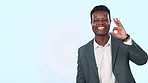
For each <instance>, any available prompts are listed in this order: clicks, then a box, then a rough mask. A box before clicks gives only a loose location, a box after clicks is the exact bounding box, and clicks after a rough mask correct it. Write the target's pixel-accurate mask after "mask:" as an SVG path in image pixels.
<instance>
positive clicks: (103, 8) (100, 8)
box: [90, 5, 111, 21]
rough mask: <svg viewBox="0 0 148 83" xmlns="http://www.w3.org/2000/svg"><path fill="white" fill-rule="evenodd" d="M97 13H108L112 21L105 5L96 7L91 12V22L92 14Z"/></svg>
mask: <svg viewBox="0 0 148 83" xmlns="http://www.w3.org/2000/svg"><path fill="white" fill-rule="evenodd" d="M96 11H106V12H107V13H108V14H109V19H110V20H111V16H110V10H109V9H108V8H107V7H106V6H105V5H99V6H95V7H94V8H93V9H92V10H91V12H90V17H91V21H92V14H93V13H94V12H96Z"/></svg>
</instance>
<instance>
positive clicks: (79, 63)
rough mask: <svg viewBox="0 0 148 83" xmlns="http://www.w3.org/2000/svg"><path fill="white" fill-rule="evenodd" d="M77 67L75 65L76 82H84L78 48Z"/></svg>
mask: <svg viewBox="0 0 148 83" xmlns="http://www.w3.org/2000/svg"><path fill="white" fill-rule="evenodd" d="M77 64H78V67H77V77H76V83H86V81H85V78H84V73H83V69H82V64H81V56H80V52H79V50H78V62H77Z"/></svg>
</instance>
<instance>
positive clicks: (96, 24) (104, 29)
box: [91, 11, 111, 36]
mask: <svg viewBox="0 0 148 83" xmlns="http://www.w3.org/2000/svg"><path fill="white" fill-rule="evenodd" d="M110 24H111V22H110V19H109V14H108V13H107V12H106V11H96V12H94V13H93V14H92V22H91V25H92V30H93V32H94V33H95V35H99V36H104V35H107V34H108V33H109V29H110Z"/></svg>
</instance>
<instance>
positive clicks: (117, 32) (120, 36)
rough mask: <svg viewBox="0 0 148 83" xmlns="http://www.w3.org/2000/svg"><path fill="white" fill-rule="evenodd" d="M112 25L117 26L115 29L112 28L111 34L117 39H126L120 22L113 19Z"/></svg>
mask: <svg viewBox="0 0 148 83" xmlns="http://www.w3.org/2000/svg"><path fill="white" fill-rule="evenodd" d="M113 21H114V23H115V24H116V25H117V27H114V28H113V30H112V32H111V34H112V35H114V36H116V37H117V38H118V39H121V40H123V39H125V38H126V37H127V34H126V31H125V29H124V27H123V26H122V24H121V22H120V20H118V18H116V19H115V18H114V19H113Z"/></svg>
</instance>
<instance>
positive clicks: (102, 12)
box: [92, 11, 109, 17]
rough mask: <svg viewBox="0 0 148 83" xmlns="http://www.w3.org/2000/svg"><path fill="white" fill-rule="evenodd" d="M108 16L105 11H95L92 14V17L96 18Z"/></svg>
mask: <svg viewBox="0 0 148 83" xmlns="http://www.w3.org/2000/svg"><path fill="white" fill-rule="evenodd" d="M108 15H109V14H108V13H107V12H106V11H96V12H94V13H93V14H92V17H96V16H97V17H98V16H105V17H107V16H108Z"/></svg>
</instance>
